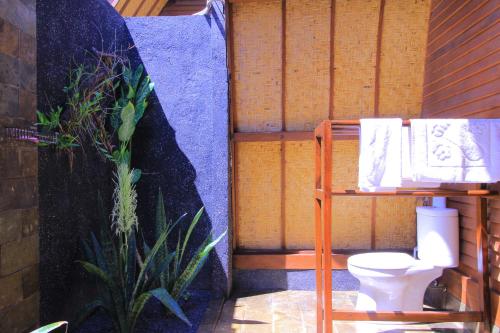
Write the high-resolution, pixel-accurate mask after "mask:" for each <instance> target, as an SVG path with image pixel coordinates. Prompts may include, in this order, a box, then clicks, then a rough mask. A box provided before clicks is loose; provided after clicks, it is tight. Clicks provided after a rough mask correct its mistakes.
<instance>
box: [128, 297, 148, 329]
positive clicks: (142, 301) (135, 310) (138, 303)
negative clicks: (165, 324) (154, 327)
mask: <svg viewBox="0 0 500 333" xmlns="http://www.w3.org/2000/svg"><path fill="white" fill-rule="evenodd" d="M151 296H152V295H151V293H149V292H145V293H142V294H141V295H140V296H139V297H137V299H136V300H135V301H134V303H133V304H132V310H131V314H130V317H129V318H130V322H129V326H130V332H133V331H134V328H135V324H136V322H137V319H138V318H139V315H140V314H141V312H142V309H143V308H144V305H146V303H147V302H148V300H149V299H150V298H151Z"/></svg>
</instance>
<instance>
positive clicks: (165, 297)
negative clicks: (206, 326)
mask: <svg viewBox="0 0 500 333" xmlns="http://www.w3.org/2000/svg"><path fill="white" fill-rule="evenodd" d="M150 293H151V295H153V296H154V297H155V298H156V299H157V300H159V301H160V302H161V304H163V305H164V306H165V307H166V308H167V309H169V310H170V311H171V312H172V313H173V314H175V315H176V316H177V317H178V318H179V319H181V320H182V321H183V322H185V323H186V324H188V325H189V326H191V322H189V319H188V318H187V317H186V315H185V314H184V312H183V311H182V309H181V307H180V306H179V304H178V303H177V302H176V301H175V299H174V298H173V297H172V296H171V295H170V294H169V293H168V292H167V290H166V289H164V288H157V289H154V290H151V291H150Z"/></svg>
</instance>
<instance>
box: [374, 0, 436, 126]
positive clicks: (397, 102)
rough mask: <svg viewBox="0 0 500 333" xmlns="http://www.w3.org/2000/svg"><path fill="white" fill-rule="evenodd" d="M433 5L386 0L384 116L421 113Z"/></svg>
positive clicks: (418, 0) (422, 0)
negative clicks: (426, 48)
mask: <svg viewBox="0 0 500 333" xmlns="http://www.w3.org/2000/svg"><path fill="white" fill-rule="evenodd" d="M429 9H430V1H429V0H391V1H386V5H385V12H384V22H383V30H382V49H381V58H380V104H379V110H380V111H379V114H380V116H381V117H403V118H419V117H420V111H421V108H422V87H423V80H424V65H425V46H426V43H427V28H428V23H429Z"/></svg>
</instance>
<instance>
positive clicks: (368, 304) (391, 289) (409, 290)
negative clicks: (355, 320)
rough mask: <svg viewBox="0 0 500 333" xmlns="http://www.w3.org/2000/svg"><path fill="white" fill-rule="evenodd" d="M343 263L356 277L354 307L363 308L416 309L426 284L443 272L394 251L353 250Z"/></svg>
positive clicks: (420, 301)
mask: <svg viewBox="0 0 500 333" xmlns="http://www.w3.org/2000/svg"><path fill="white" fill-rule="evenodd" d="M347 267H348V270H349V272H350V273H351V274H352V275H353V276H354V277H356V278H357V279H358V280H359V281H360V288H359V292H358V299H357V302H356V310H363V311H420V310H422V307H423V300H424V293H425V290H426V288H427V286H428V285H429V284H430V283H431V282H432V281H434V280H435V279H437V278H438V277H440V276H441V274H442V273H443V268H442V267H435V266H433V265H430V264H427V263H425V262H424V261H422V260H416V259H414V258H413V257H411V256H410V255H408V254H406V253H398V252H375V253H363V254H356V255H354V256H352V257H350V258H349V259H348V260H347Z"/></svg>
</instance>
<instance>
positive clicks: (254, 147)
mask: <svg viewBox="0 0 500 333" xmlns="http://www.w3.org/2000/svg"><path fill="white" fill-rule="evenodd" d="M229 2H230V6H229V9H228V14H229V29H230V30H229V34H230V38H229V45H230V58H231V59H230V60H231V72H232V82H231V83H232V85H231V89H232V105H231V110H232V111H231V112H232V121H233V131H234V132H235V133H247V132H253V133H256V132H257V133H260V132H287V131H312V130H313V129H314V128H315V127H316V126H317V125H318V123H319V122H320V121H321V120H323V119H328V118H330V119H332V118H336V119H349V118H351V119H353V118H360V117H374V116H380V117H389V116H398V117H403V118H407V117H418V116H419V112H420V110H421V94H422V85H423V73H424V61H425V45H426V37H427V26H428V16H429V7H430V1H429V0H416V1H415V0H385V1H384V0H318V1H314V2H309V3H307V4H306V3H304V1H300V0H251V1H247V0H233V1H229ZM333 149H334V177H333V178H334V180H333V181H334V187H335V188H354V187H356V185H357V169H358V165H357V164H358V163H357V159H358V142H357V140H355V141H350V140H343V141H335V142H334V145H333ZM234 151H235V152H234V158H235V159H234V169H235V173H234V196H235V198H234V199H235V202H234V218H235V239H236V242H235V243H236V244H235V246H236V247H237V248H239V249H312V248H313V239H314V237H313V206H312V204H313V200H312V189H313V152H312V143H311V142H309V141H286V140H281V141H280V140H278V141H274V142H235V143H234ZM333 205H334V210H333V214H334V225H333V231H334V235H333V240H334V248H342V249H368V248H412V247H413V246H414V245H415V214H414V207H415V201H414V200H408V199H390V200H389V199H385V200H382V199H377V200H375V199H371V198H335V200H334V202H333Z"/></svg>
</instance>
